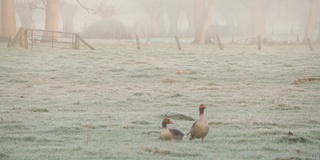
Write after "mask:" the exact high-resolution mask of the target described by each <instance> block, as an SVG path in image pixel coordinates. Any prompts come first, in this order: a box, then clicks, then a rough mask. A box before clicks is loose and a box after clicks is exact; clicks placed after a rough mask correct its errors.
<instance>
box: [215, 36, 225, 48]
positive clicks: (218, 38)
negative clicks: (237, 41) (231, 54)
mask: <svg viewBox="0 0 320 160" xmlns="http://www.w3.org/2000/svg"><path fill="white" fill-rule="evenodd" d="M216 37H217V41H218V45H219V48H220V50H223V46H222V44H221V41H220V36H219V35H216Z"/></svg>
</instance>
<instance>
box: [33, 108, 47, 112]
mask: <svg viewBox="0 0 320 160" xmlns="http://www.w3.org/2000/svg"><path fill="white" fill-rule="evenodd" d="M29 111H30V112H49V110H48V109H46V108H31V109H29Z"/></svg>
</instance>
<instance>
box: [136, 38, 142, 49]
mask: <svg viewBox="0 0 320 160" xmlns="http://www.w3.org/2000/svg"><path fill="white" fill-rule="evenodd" d="M136 41H137V49H141V47H140V40H139V36H138V35H136Z"/></svg>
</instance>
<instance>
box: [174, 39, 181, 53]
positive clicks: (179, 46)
mask: <svg viewBox="0 0 320 160" xmlns="http://www.w3.org/2000/svg"><path fill="white" fill-rule="evenodd" d="M175 39H176V43H177V46H178V49H179V50H181V45H180V42H179V38H178V36H175Z"/></svg>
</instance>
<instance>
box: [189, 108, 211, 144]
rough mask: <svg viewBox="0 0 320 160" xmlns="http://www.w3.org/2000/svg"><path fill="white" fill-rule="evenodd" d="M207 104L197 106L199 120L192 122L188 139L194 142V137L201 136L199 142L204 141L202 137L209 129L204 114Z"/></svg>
mask: <svg viewBox="0 0 320 160" xmlns="http://www.w3.org/2000/svg"><path fill="white" fill-rule="evenodd" d="M206 108H207V106H206V105H204V104H201V105H200V106H199V120H197V121H196V122H194V123H193V125H192V127H191V130H190V132H189V133H188V135H189V134H190V137H189V139H190V140H192V139H193V140H194V143H196V138H201V142H202V143H203V142H204V137H206V135H207V134H208V131H209V124H208V119H207V117H206V115H205V114H204V109H206Z"/></svg>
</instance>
